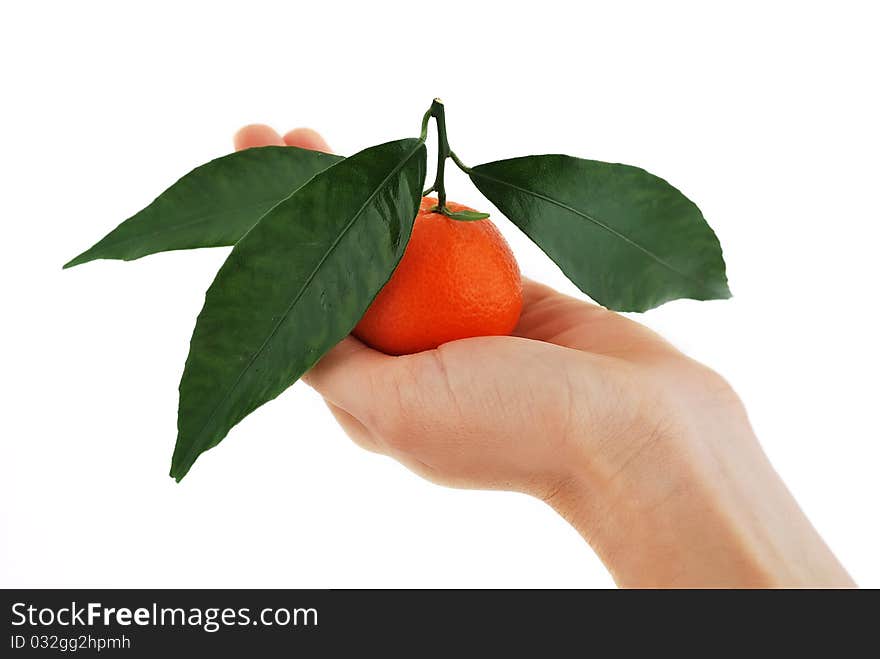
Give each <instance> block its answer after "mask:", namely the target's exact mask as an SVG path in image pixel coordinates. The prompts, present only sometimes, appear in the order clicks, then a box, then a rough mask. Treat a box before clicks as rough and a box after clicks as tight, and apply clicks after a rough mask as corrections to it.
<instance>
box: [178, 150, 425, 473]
mask: <svg viewBox="0 0 880 659" xmlns="http://www.w3.org/2000/svg"><path fill="white" fill-rule="evenodd" d="M421 146H422V143H421V141H420V142H419V143H418V144H417V145H416V146H415V147H414V148H413V149H412V151H410V152H409V153H408V154H407V156H406V157H405V158H404V159H403V160H401V161H400V162H399V163H398V164H397V165H396V166H395V167H394V169H392V170H391V171H390V172H389V173H388V175H387V176H386V177H385V178H384V179H383V180H382V182H381V183H380V184H379V185H378V186H376V189H375V190H373V192H372V193H371V194H370V196H369V197H367V199H366V201H364V203H363V204H361V207H360V208H358V210H357V212H356V213H355V214H354V215H353V216H352V218H351V220H349V222H348V224H346V225H345V227H344V228H343V230H342V231H341V232H340V233H339V235H338V236H337V237H336V239H335V240H334V241H333V243H332V244H331V245H330V247H329V248H328V249H327V251H326V252H325V253H324V256H323V257H322V258H321V260H320V261H319V262H318V264H317V265H316V266H315V268H314V269H313V270H312V272H311V273H310V274H309V276H308V277H307V278H306V280H305V282H304V283H303V285H302V286H301V287H300V289H299V291H297V293H296V295H295V296H294V298H293V300H292V301H291V303H290V304H289V305H288V306H287V309H286V310H285V312H284V313H283V314H282V315H281V318H280V319H279V320H278V322H277V323H275V327H273V328H272V331H271V332H270V333H269V335H268V336H267V337H266V339H265V340H264V341H263V343H262V344H261V345H260V347H259V348H258V349H257V350H256V352H254V354H253V355H252V356H251V358H250V359H249V360H248V363H247V364H246V365H245V367H244V368H243V369H242V370H241V371H240V372H239V374H238V376H237V377H236V378H235V381H234V382H233V383H232V384H231V385H230V386H229V388H228V389H227V390H226V392H225V393H224V394H223V397H222V398H221V399H220V400H219V401H218V402H217V404H216V405H215V406H214V409H213V410H211V414H210V415H209V416H208V418H207V419H206V420H205V422H204V423H203V424H202V427H201V428H200V429H199V431H198V433H197V434H196V435H195V437H194V438H193V441H192V443H191V444H190V448H189V450H188V451H187V456H186V457H187V461H188V460H189V458H190V457H191V456H192V453H193V452H194V451H195V450H197V449H196V447H197V445H198V440H199V439H201V437H202V435H203V434H204V432H205V429H206V428H207V427H208V426H209V424H210V423H211V421H213V420H214V416H216V414H217V411H218V410H219V409H220V407H221V406H222V405H223V403H225V402H226V400H227V399H228V398H229V396H231V395H232V392H233V391H235V388H236V387H237V386H238V383H239V382H241V379H242V378H243V377H244V375H245V373H247V372H248V371H249V370H250V368H251V366H253V364H254V362H255V361H256V360H257V359H258V358H259V356H260V355H261V354H262V352H263V350H265V348H266V346H267V345H268V344H269V342H270V341H271V340H272V339H273V338H274V337H275V335H276V334H277V333H278V330H279V329H280V328H281V325H283V324H284V321H285V320H287V317H288V316H289V315H290V312H291V311H292V310H293V308H294V306H296V303H297V302H299V300H300V298H301V297H302V296H303V293H305V290H306V288H308V286H309V284H311V282H312V280H313V279H314V278H315V277H316V276H317V274H318V271H320V269H321V267H322V266H323V265H324V263H325V262H326V261H327V259H328V258H330V254H332V253H333V251H334V250H335V249H336V247H337V246H338V245H339V243H340V242H341V241H342V239H343V238H344V237H345V235H346V234H347V233H348V231H349V230H350V229H351V227H352V226H354V223H355V222H356V221H357V219H358V218H359V217H360V216H361V214H362V213H363V212H364V210H365V209H366V207H367V206H368V205H369V203H370V202H371V201H373V199H374V198H375V197H376V195H377V194H379V191H380V190H382V189H383V188H384V187H385V186H386V185H387V184H388V181H390V180H391V178H392V177H393V176H394V175H395V174H397V173H398V172H399V171H400V170H401V169H403V167H404V165H406V164H407V163H408V162H409V161H410V159H411V158H412V157H413V156H414V155H415V153H416V152H417V151H418V150H419V148H421ZM328 169H329V168H328ZM325 171H326V170H325Z"/></svg>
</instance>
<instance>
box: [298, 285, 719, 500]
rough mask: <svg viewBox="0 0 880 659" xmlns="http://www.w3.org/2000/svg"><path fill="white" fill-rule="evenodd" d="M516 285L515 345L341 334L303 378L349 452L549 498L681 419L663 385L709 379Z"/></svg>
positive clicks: (654, 338) (645, 337) (587, 314)
mask: <svg viewBox="0 0 880 659" xmlns="http://www.w3.org/2000/svg"><path fill="white" fill-rule="evenodd" d="M524 289H525V291H524V292H525V305H524V308H523V313H522V317H521V319H520V323H519V326H518V327H517V329H516V331H515V336H510V337H482V338H473V339H464V340H461V341H454V342H452V343H448V344H445V345H443V346H440V347H439V348H438V349H436V350H429V351H426V352H422V353H417V354H414V355H406V356H402V357H389V356H387V355H384V354H382V353H379V352H377V351H374V350H372V349H370V348H368V347H367V346H365V345H364V344H362V343H360V342H359V341H357V339H354V338H352V337H349V338H347V339H345V340H344V341H343V342H342V343H341V344H340V345H339V346H337V347H336V348H334V350H333V351H331V352H330V353H329V354H328V355H327V356H326V357H325V358H324V359H323V360H322V361H321V362H320V363H319V364H318V365H317V366H316V367H315V368H314V369H313V370H312V371H311V372H310V373H309V374H308V376H307V378H306V380H307V382H309V384H311V385H312V386H314V387H315V388H316V389H317V390H318V391H319V392H320V393H321V394H322V395H323V396H324V397H325V399H326V400H327V402H328V404H329V405H330V408H331V410H332V411H333V413H334V415H335V416H336V418H337V419H338V420H339V422H340V423H341V424H342V426H343V428H344V429H345V431H346V432H347V433H348V434H349V436H351V437H352V439H354V441H355V442H357V443H358V444H359V445H361V446H363V447H364V448H367V449H369V450H372V451H376V452H380V453H385V454H387V455H390V456H392V457H394V458H395V459H397V460H399V461H400V462H402V463H403V464H405V465H406V466H407V467H409V468H410V469H412V470H413V471H415V472H416V473H418V474H420V475H422V476H424V477H426V478H428V479H429V480H432V481H434V482H439V483H442V484H446V485H452V486H459V487H480V488H499V489H511V490H519V491H527V492H530V493H532V494H535V495H537V496H540V497H543V498H547V497H549V496H551V495H552V494H553V493H554V492H556V491H557V490H558V488H559V487H560V484H561V483H563V482H565V481H566V479H568V478H570V477H571V473H570V472H571V470H572V469H573V468H574V466H575V465H577V468H578V469H581V470H582V469H583V468H584V466H585V463H589V462H590V460H591V456H595V455H596V454H597V453H599V452H603V453H604V454H605V455H606V457H610V458H611V459H605V460H603V461H602V462H603V464H623V463H625V462H626V461H627V460H628V459H629V457H630V456H631V455H633V454H634V453H636V452H637V451H638V450H639V449H640V447H641V446H642V445H643V444H644V443H645V442H648V441H651V440H652V439H654V438H656V434H657V433H658V432H660V429H662V428H667V427H671V426H672V425H673V424H676V423H679V420H678V419H676V418H675V417H674V415H673V414H670V412H669V410H668V409H667V406H666V405H665V404H664V403H663V402H661V401H665V400H667V397H668V395H669V391H668V388H669V387H668V385H669V384H670V383H676V387H677V388H679V389H685V388H687V387H688V385H689V384H693V385H696V384H697V381H699V383H700V385H701V386H702V384H705V383H706V382H708V381H709V380H710V379H711V375H714V374H711V372H710V371H707V369H703V368H702V367H699V366H698V365H696V363H695V362H691V361H690V360H688V359H687V358H686V357H684V356H683V355H681V353H679V352H678V351H676V350H675V349H674V348H673V347H672V346H671V345H670V344H668V343H667V342H666V341H664V340H663V339H662V338H661V337H659V336H658V335H656V334H655V333H653V332H652V331H650V330H648V329H647V328H645V327H643V326H641V325H639V324H638V323H635V322H633V321H631V320H629V319H627V318H625V317H623V316H620V315H618V314H616V313H614V312H611V311H608V310H606V309H604V308H602V307H598V306H595V305H591V304H587V303H585V302H582V301H579V300H576V299H574V298H570V297H567V296H564V295H561V294H559V293H557V292H555V291H553V290H552V289H550V288H548V287H546V286H542V285H540V284H536V283H534V282H529V281H526V282H525V283H524ZM708 374H711V375H708ZM715 377H716V378H717V376H715Z"/></svg>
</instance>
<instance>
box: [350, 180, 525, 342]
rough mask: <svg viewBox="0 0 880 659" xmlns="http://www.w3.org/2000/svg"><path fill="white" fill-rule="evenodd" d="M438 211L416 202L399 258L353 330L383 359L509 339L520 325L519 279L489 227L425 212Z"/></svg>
mask: <svg viewBox="0 0 880 659" xmlns="http://www.w3.org/2000/svg"><path fill="white" fill-rule="evenodd" d="M436 205H437V200H436V199H434V198H431V197H424V198H423V199H422V203H421V207H420V208H419V214H418V215H417V216H416V220H415V224H414V225H413V231H412V237H411V238H410V241H409V244H408V245H407V248H406V252H405V253H404V255H403V258H402V259H401V261H400V263H399V264H398V266H397V269H396V270H395V271H394V274H393V275H392V277H391V279H390V280H389V281H388V283H387V284H385V287H384V288H383V289H382V290H381V291H380V292H379V295H377V296H376V299H375V300H373V303H372V304H371V305H370V308H369V309H367V313H366V314H364V317H363V318H362V319H361V321H360V322H359V323H358V325H357V327H355V329H354V335H355V336H357V337H358V338H359V339H360V340H361V341H363V342H364V343H366V344H367V345H370V346H372V347H373V348H376V349H378V350H381V351H382V352H385V353H387V354H389V355H404V354H410V353H414V352H421V351H422V350H430V349H432V348H436V347H437V346H439V345H441V344H443V343H447V342H449V341H455V340H456V339H465V338H469V337H472V336H498V335H505V334H510V333H511V332H512V331H513V329H514V328H515V327H516V324H517V322H518V321H519V314H520V311H522V278H521V276H520V272H519V266H518V265H517V263H516V259H514V257H513V253H512V252H511V251H510V247H509V246H508V244H507V241H505V240H504V237H503V236H502V235H501V233H500V232H499V231H498V229H497V228H496V227H495V225H494V224H492V222H491V221H490V220H488V219H486V220H476V221H473V222H462V221H459V220H453V219H451V218H449V217H446V216H445V215H441V214H440V213H434V212H431V208H433V207H434V206H436ZM446 206H447V208H448V209H449V210H451V211H461V210H473V209H471V208H468V207H467V206H462V205H461V204H456V203H452V202H447V204H446Z"/></svg>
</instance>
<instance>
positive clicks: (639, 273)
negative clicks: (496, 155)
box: [469, 155, 730, 311]
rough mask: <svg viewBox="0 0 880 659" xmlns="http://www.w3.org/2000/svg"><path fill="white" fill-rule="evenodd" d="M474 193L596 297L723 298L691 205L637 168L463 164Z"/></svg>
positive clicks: (713, 254) (716, 248)
mask: <svg viewBox="0 0 880 659" xmlns="http://www.w3.org/2000/svg"><path fill="white" fill-rule="evenodd" d="M469 174H470V177H471V179H472V180H473V182H474V184H475V185H476V186H477V187H478V188H479V189H480V191H481V192H482V193H483V194H484V195H486V197H488V198H489V199H490V200H491V201H492V203H494V204H495V205H496V206H497V207H498V209H499V210H500V211H501V212H502V213H504V215H506V216H507V217H508V218H510V219H511V220H512V221H513V222H514V223H515V224H516V225H517V226H518V227H519V228H520V229H522V230H523V231H524V232H525V233H526V235H528V236H529V238H531V239H532V240H533V241H534V242H535V243H537V245H538V246H539V247H540V248H541V249H543V250H544V251H545V252H546V253H547V255H548V256H550V258H551V259H553V260H554V261H555V262H556V264H557V265H558V266H559V267H560V268H561V269H562V271H563V272H564V273H565V274H566V275H567V276H568V277H569V279H571V280H572V281H573V282H574V283H575V284H577V286H578V287H579V288H580V289H581V290H582V291H584V292H585V293H587V294H588V295H589V296H590V297H592V298H593V299H594V300H596V302H598V303H600V304H603V305H605V306H606V307H609V308H611V309H616V310H618V311H644V310H646V309H651V308H653V307H656V306H659V305H661V304H663V303H664V302H667V301H669V300H674V299H677V298H685V297H686V298H693V299H696V300H708V299H716V298H727V297H730V291H729V289H728V288H727V277H726V275H725V267H724V259H723V258H722V255H721V246H720V245H719V243H718V239H717V238H716V237H715V233H714V232H713V231H712V229H711V228H710V227H709V225H708V224H706V221H705V220H704V219H703V215H702V213H701V212H700V209H699V208H697V206H696V205H695V204H694V203H693V202H692V201H690V200H689V199H688V198H687V197H685V196H684V195H683V194H682V193H681V192H679V191H678V190H676V189H675V188H674V187H672V186H671V185H669V183H667V182H666V181H664V180H663V179H661V178H658V177H656V176H654V175H653V174H649V173H648V172H646V171H645V170H643V169H639V168H638V167H631V166H629V165H619V164H612V163H607V162H598V161H595V160H582V159H580V158H572V157H571V156H563V155H544V156H526V157H523V158H512V159H510V160H499V161H497V162H491V163H487V164H485V165H478V166H477V167H474V168H472V169H471V170H470V171H469Z"/></svg>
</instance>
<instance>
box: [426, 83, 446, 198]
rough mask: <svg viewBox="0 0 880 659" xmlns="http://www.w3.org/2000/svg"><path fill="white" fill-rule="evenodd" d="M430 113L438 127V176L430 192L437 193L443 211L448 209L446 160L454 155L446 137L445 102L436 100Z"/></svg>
mask: <svg viewBox="0 0 880 659" xmlns="http://www.w3.org/2000/svg"><path fill="white" fill-rule="evenodd" d="M428 112H429V113H430V115H431V116H432V117H434V123H435V124H436V126H437V176H436V177H435V178H434V185H432V186H431V188H429V190H431V189H432V188H433V189H434V190H436V191H437V207H438V208H439V209H440V210H441V211H442V210H444V209H445V208H446V185H445V182H444V180H443V179H444V176H445V174H446V159H447V158H449V155H450V154H451V153H452V150H451V149H450V148H449V140H448V138H447V137H446V109H445V108H444V106H443V101H441V100H440V99H439V98H435V99H434V102H433V103H431V109H430V110H428Z"/></svg>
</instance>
